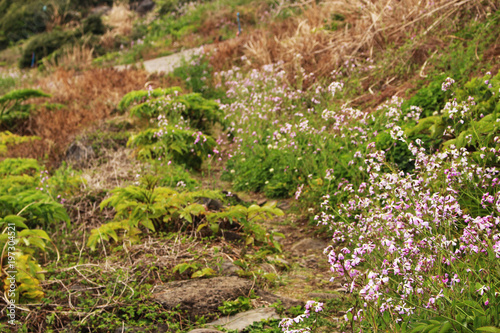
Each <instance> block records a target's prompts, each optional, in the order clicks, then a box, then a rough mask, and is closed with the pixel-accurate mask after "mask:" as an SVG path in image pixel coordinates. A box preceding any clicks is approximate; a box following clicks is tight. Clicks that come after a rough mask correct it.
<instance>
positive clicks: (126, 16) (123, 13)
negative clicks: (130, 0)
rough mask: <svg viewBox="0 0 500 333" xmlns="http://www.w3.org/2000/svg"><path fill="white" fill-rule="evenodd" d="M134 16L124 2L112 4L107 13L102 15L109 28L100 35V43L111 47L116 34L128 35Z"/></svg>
mask: <svg viewBox="0 0 500 333" xmlns="http://www.w3.org/2000/svg"><path fill="white" fill-rule="evenodd" d="M135 16H136V15H135V14H134V12H132V11H131V10H130V9H129V8H128V6H127V5H125V4H124V3H118V4H114V5H113V8H111V11H110V12H109V14H108V15H105V16H104V17H103V21H104V24H106V25H109V26H111V29H110V30H108V31H107V32H106V33H105V34H104V35H103V36H102V37H101V44H102V45H103V46H104V47H112V46H113V44H114V41H115V38H116V37H117V36H128V35H130V33H131V32H132V28H133V27H134V25H133V23H134V19H135Z"/></svg>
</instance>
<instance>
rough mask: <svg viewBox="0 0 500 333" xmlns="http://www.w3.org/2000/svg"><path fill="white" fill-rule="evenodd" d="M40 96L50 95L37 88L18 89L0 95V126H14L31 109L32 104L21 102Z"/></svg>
mask: <svg viewBox="0 0 500 333" xmlns="http://www.w3.org/2000/svg"><path fill="white" fill-rule="evenodd" d="M40 97H50V95H49V94H46V93H44V92H43V91H41V90H37V89H19V90H13V91H10V92H8V93H7V94H5V95H3V96H0V128H12V127H15V126H17V125H18V124H19V122H20V121H22V120H25V119H27V118H28V117H29V116H30V113H31V111H32V110H33V105H31V104H23V102H24V101H26V100H28V99H30V98H40Z"/></svg>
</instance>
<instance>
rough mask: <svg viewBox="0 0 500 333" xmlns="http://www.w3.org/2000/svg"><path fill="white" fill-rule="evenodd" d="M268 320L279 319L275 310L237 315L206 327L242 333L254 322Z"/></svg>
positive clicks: (261, 309)
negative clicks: (216, 327)
mask: <svg viewBox="0 0 500 333" xmlns="http://www.w3.org/2000/svg"><path fill="white" fill-rule="evenodd" d="M268 319H280V317H279V316H278V314H277V313H276V309H275V308H259V309H254V310H250V311H246V312H241V313H238V314H236V315H234V316H229V317H224V318H221V319H219V320H216V321H214V322H211V323H210V324H207V326H208V327H215V326H222V327H223V328H225V329H227V330H238V331H240V332H241V331H242V330H244V329H245V328H247V327H248V326H250V325H252V324H253V323H255V322H258V321H261V320H268Z"/></svg>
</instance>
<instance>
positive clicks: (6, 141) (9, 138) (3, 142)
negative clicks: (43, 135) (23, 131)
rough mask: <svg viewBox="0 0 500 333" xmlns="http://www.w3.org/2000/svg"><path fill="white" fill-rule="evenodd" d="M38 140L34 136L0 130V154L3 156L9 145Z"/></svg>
mask: <svg viewBox="0 0 500 333" xmlns="http://www.w3.org/2000/svg"><path fill="white" fill-rule="evenodd" d="M33 140H40V138H39V137H36V136H19V135H16V134H12V133H11V132H9V131H5V132H0V156H5V155H6V154H7V150H8V147H9V146H15V145H18V144H21V143H25V142H30V141H33Z"/></svg>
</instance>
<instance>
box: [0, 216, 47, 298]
mask: <svg viewBox="0 0 500 333" xmlns="http://www.w3.org/2000/svg"><path fill="white" fill-rule="evenodd" d="M25 221H26V219H25V218H23V217H21V216H18V215H7V216H0V229H1V230H2V233H1V234H0V248H1V249H2V253H1V256H0V267H1V268H2V269H1V271H0V288H1V289H2V290H3V291H4V293H5V295H7V297H8V299H9V301H10V302H13V303H15V304H19V303H21V304H22V303H24V302H33V301H39V300H40V299H41V298H42V297H43V295H44V294H43V291H42V288H41V286H40V281H42V280H44V275H43V274H41V273H40V271H42V268H41V266H40V264H38V262H37V260H36V259H35V257H34V253H35V252H37V251H42V252H45V250H46V243H47V242H50V241H51V240H50V238H49V236H48V235H47V233H46V232H45V231H43V230H39V229H29V228H28V226H27V225H26V224H25V223H24V222H25ZM21 229H22V230H21ZM19 230H21V231H19ZM35 248H37V250H35ZM13 277H15V279H13Z"/></svg>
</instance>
